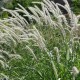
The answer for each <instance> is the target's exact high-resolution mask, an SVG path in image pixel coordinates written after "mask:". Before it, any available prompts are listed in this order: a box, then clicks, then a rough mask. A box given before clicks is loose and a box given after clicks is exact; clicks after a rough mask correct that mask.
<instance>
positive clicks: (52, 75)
mask: <svg viewBox="0 0 80 80" xmlns="http://www.w3.org/2000/svg"><path fill="white" fill-rule="evenodd" d="M64 2H65V4H66V6H62V5H60V4H55V3H54V2H53V1H49V0H43V2H33V4H34V7H28V9H29V11H28V10H26V9H25V8H24V7H23V6H21V5H20V4H18V6H19V8H16V9H15V10H9V9H5V8H3V11H6V12H8V13H9V14H10V15H11V16H10V17H9V18H4V19H2V20H0V34H1V36H0V53H1V57H0V60H1V61H0V63H1V65H2V68H3V70H2V71H1V73H4V74H5V75H7V76H8V77H9V79H10V80H60V79H61V80H76V79H77V80H79V76H78V75H79V70H78V69H79V66H80V65H79V62H80V60H79V58H80V56H79V55H80V54H79V51H80V49H79V47H80V42H79V41H80V40H79V39H80V38H79V37H80V36H79V33H78V32H79V26H80V24H79V22H80V15H77V16H76V15H75V14H74V13H73V12H72V11H71V9H70V7H69V4H68V2H67V1H65V0H64ZM38 4H39V6H40V5H41V8H39V7H38ZM59 6H61V7H63V8H64V9H65V10H66V11H67V12H68V17H66V15H63V14H62V12H61V10H60V9H59ZM20 14H23V16H22V15H20ZM4 64H6V65H7V67H5V68H4V66H5V65H4ZM4 78H5V76H4Z"/></svg>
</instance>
